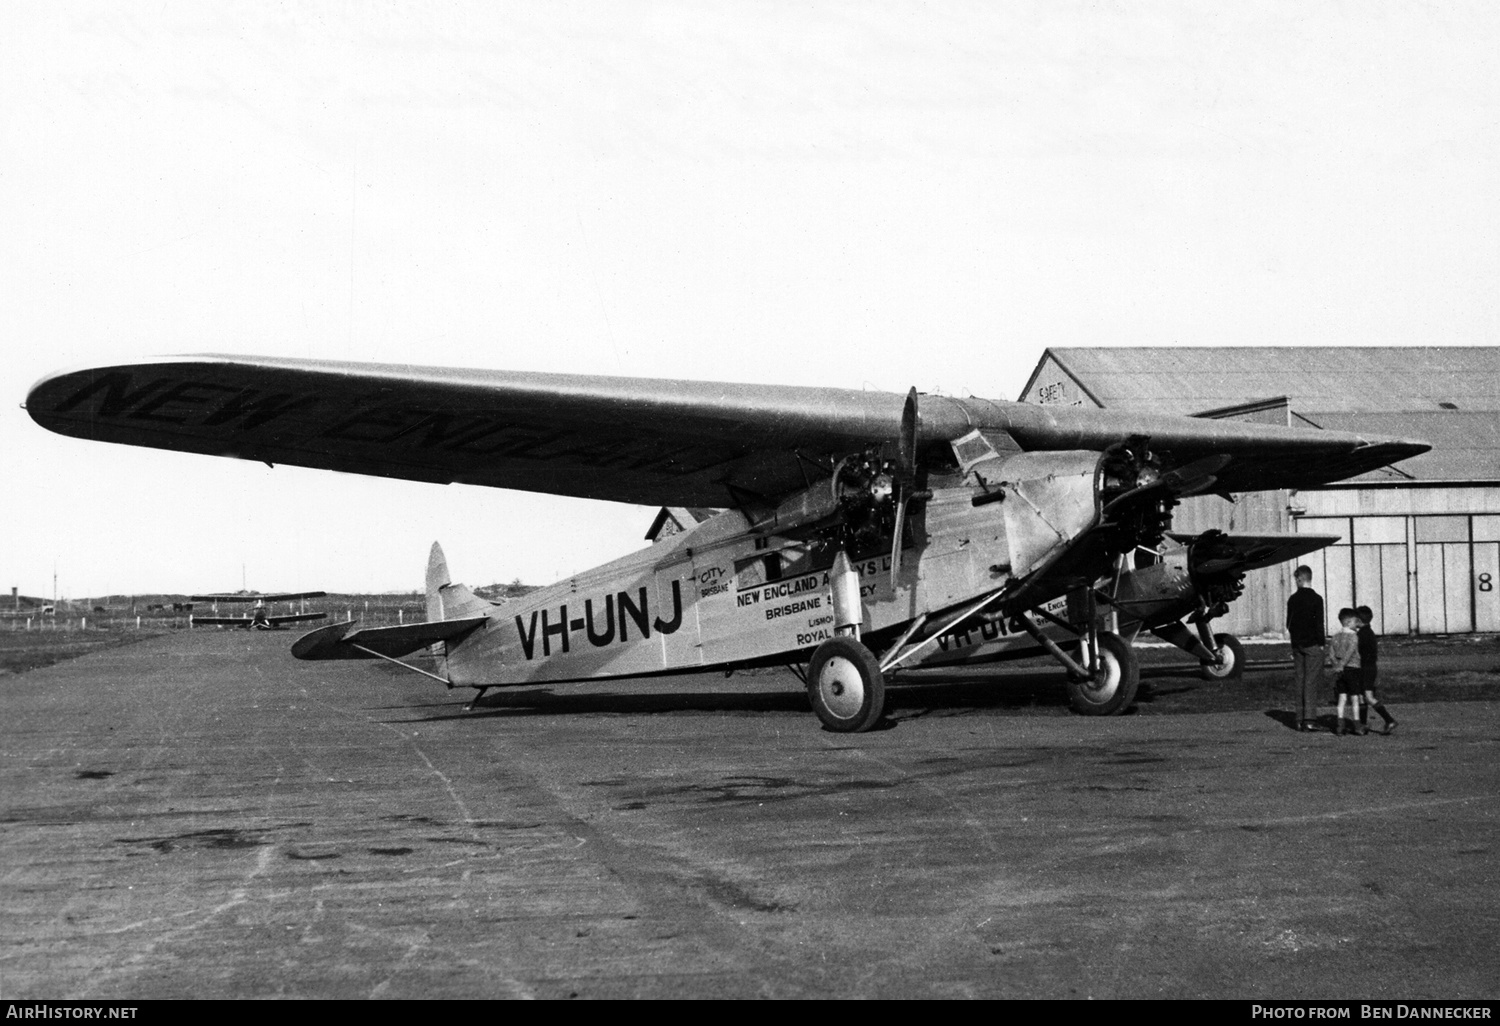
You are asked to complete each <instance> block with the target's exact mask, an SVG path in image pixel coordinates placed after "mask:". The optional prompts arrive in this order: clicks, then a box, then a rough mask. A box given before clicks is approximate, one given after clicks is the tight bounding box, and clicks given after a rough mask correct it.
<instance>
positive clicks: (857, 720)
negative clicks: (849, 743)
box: [807, 635, 885, 734]
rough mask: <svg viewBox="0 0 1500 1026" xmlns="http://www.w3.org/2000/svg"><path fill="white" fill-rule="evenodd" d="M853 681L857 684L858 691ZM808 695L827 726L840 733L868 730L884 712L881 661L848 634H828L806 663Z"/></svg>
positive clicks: (878, 720) (819, 716) (814, 708)
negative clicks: (827, 637) (853, 691)
mask: <svg viewBox="0 0 1500 1026" xmlns="http://www.w3.org/2000/svg"><path fill="white" fill-rule="evenodd" d="M851 684H857V685H858V687H859V692H858V693H857V694H855V693H852V690H851V688H850V685H851ZM807 699H808V701H809V702H811V703H812V708H813V712H815V713H817V715H818V719H820V720H822V721H823V726H824V727H826V728H827V729H829V730H832V731H835V732H837V733H840V734H856V733H859V732H861V731H865V730H869V729H870V728H871V727H873V726H875V724H876V723H878V722H880V717H881V715H882V714H884V712H885V674H883V673H881V672H880V661H879V660H878V659H876V658H875V653H873V652H871V651H870V650H869V649H868V648H866V647H865V646H864V645H862V644H860V643H859V642H858V641H857V640H855V639H854V638H852V637H849V636H848V635H839V636H837V637H833V638H829V639H828V640H827V641H824V642H823V643H822V644H821V645H819V646H818V647H817V648H816V649H815V650H814V651H813V656H812V660H811V661H810V662H809V663H808V664H807Z"/></svg>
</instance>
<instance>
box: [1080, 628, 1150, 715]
mask: <svg viewBox="0 0 1500 1026" xmlns="http://www.w3.org/2000/svg"><path fill="white" fill-rule="evenodd" d="M1097 644H1098V651H1097V653H1096V658H1095V660H1094V672H1093V673H1092V674H1091V675H1090V676H1088V677H1084V678H1080V677H1078V676H1076V675H1074V674H1069V675H1068V702H1069V703H1070V704H1071V705H1072V706H1073V711H1074V712H1076V713H1082V714H1083V715H1085V716H1116V715H1118V714H1120V713H1122V712H1124V711H1125V710H1126V709H1128V708H1130V703H1131V702H1134V701H1135V691H1136V688H1137V687H1139V686H1140V683H1141V667H1140V663H1139V662H1138V661H1137V660H1136V657H1135V649H1134V648H1132V647H1131V646H1130V643H1129V642H1127V641H1126V640H1125V639H1124V638H1122V637H1120V636H1119V635H1118V634H1111V633H1110V632H1109V631H1100V632H1099V635H1098V641H1097Z"/></svg>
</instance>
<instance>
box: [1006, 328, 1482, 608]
mask: <svg viewBox="0 0 1500 1026" xmlns="http://www.w3.org/2000/svg"><path fill="white" fill-rule="evenodd" d="M1020 398H1021V401H1023V402H1032V403H1041V404H1051V403H1061V404H1066V405H1072V406H1094V407H1100V408H1105V409H1111V410H1138V411H1142V412H1146V411H1154V412H1160V413H1178V414H1187V415H1191V416H1198V417H1223V418H1234V419H1237V420H1247V421H1257V422H1262V423H1268V424H1287V425H1298V426H1304V427H1307V426H1311V427H1316V428H1324V429H1329V430H1339V431H1355V432H1366V433H1369V434H1378V435H1393V436H1399V437H1403V438H1412V439H1417V440H1421V441H1425V442H1428V443H1430V444H1431V445H1432V447H1433V448H1432V451H1431V452H1427V453H1424V454H1423V455H1421V456H1417V457H1415V458H1413V459H1409V460H1404V461H1402V462H1401V463H1398V464H1396V466H1394V467H1387V468H1384V469H1382V470H1379V471H1376V472H1374V473H1370V474H1365V475H1363V476H1361V477H1358V478H1354V479H1353V480H1350V481H1345V482H1340V483H1338V484H1334V485H1330V486H1327V487H1325V488H1320V489H1317V490H1315V491H1307V490H1304V491H1281V492H1261V493H1249V494H1245V495H1238V496H1235V502H1233V503H1229V502H1227V501H1226V500H1224V499H1222V498H1219V497H1217V496H1211V495H1209V496H1198V497H1195V498H1191V499H1187V500H1185V501H1184V502H1183V503H1182V505H1181V506H1179V507H1178V509H1177V511H1176V515H1175V519H1174V529H1175V530H1177V531H1182V532H1191V533H1197V532H1199V531H1203V530H1206V529H1207V528H1210V527H1218V528H1221V529H1223V530H1226V531H1237V532H1241V533H1258V532H1265V531H1297V532H1300V533H1322V534H1336V535H1338V536H1339V541H1338V542H1337V543H1336V544H1334V545H1332V546H1330V547H1329V548H1326V549H1323V550H1322V551H1320V552H1317V553H1314V554H1313V555H1312V556H1309V557H1307V559H1306V562H1307V563H1308V565H1309V566H1311V567H1312V569H1313V573H1314V582H1313V587H1315V588H1316V589H1317V590H1318V591H1319V592H1320V593H1321V594H1322V595H1323V597H1324V599H1325V601H1326V603H1327V607H1328V611H1329V619H1330V627H1331V628H1332V627H1336V626H1337V625H1336V624H1333V623H1332V620H1333V618H1334V615H1335V614H1336V612H1337V610H1338V609H1339V608H1340V607H1342V606H1353V605H1368V606H1370V607H1371V608H1372V609H1373V610H1374V612H1375V624H1374V627H1375V630H1376V631H1377V632H1379V633H1382V634H1456V633H1467V632H1475V631H1500V590H1497V585H1500V348H1494V347H1472V348H1470V347H1441V348H1423V347H1358V348H1350V347H1326V346H1325V347H1316V346H1311V347H1302V346H1297V347H1241V348H1208V347H1187V348H1175V347H1171V348H1169V347H1139V348H1110V349H1105V348H1092V347H1079V348H1071V347H1070V348H1057V349H1048V350H1047V351H1046V352H1045V353H1043V354H1042V358H1041V360H1040V361H1039V362H1038V363H1037V366H1036V369H1035V370H1034V371H1033V372H1032V374H1031V379H1030V380H1029V381H1027V383H1026V387H1025V389H1023V390H1022V392H1021V396H1020ZM1292 569H1293V567H1292V566H1290V565H1283V566H1279V567H1272V568H1270V569H1268V570H1259V571H1255V572H1253V573H1251V574H1250V575H1249V576H1248V577H1247V578H1246V582H1245V594H1244V596H1243V597H1241V599H1240V600H1239V601H1238V602H1237V603H1235V606H1234V608H1233V609H1232V610H1231V612H1230V614H1229V615H1228V616H1227V617H1225V618H1224V619H1223V620H1221V621H1217V622H1216V626H1222V628H1223V629H1225V630H1228V631H1231V632H1233V633H1236V634H1240V635H1243V636H1254V635H1257V634H1267V633H1273V632H1280V631H1281V630H1282V629H1283V625H1284V619H1285V610H1286V596H1287V594H1288V592H1289V591H1290V590H1291V587H1292V581H1291V574H1292Z"/></svg>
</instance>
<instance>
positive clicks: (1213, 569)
mask: <svg viewBox="0 0 1500 1026" xmlns="http://www.w3.org/2000/svg"><path fill="white" fill-rule="evenodd" d="M1167 537H1168V538H1170V539H1172V540H1173V541H1175V542H1179V543H1181V544H1184V545H1188V544H1191V543H1193V542H1195V541H1199V539H1198V538H1197V537H1196V536H1195V535H1191V534H1179V533H1177V532H1175V531H1168V532H1167ZM1339 537H1340V536H1339V535H1336V534H1279V533H1278V534H1223V533H1215V534H1214V536H1213V537H1212V538H1211V539H1210V540H1209V541H1207V542H1206V543H1205V544H1206V545H1207V548H1206V550H1204V549H1200V550H1198V551H1195V552H1194V560H1195V562H1194V567H1193V569H1194V571H1195V572H1197V573H1200V574H1228V573H1247V572H1249V571H1251V570H1263V569H1265V568H1266V567H1268V566H1275V565H1276V564H1277V563H1285V562H1287V561H1288V560H1293V559H1296V558H1297V557H1298V556H1305V555H1307V554H1308V553H1309V552H1317V551H1318V550H1319V549H1321V548H1325V547H1327V546H1329V545H1332V544H1333V543H1334V542H1336V541H1338V540H1339Z"/></svg>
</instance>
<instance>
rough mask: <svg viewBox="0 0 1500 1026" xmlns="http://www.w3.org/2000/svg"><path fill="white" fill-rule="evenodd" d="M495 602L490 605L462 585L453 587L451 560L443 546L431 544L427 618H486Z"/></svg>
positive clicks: (428, 564) (428, 567)
mask: <svg viewBox="0 0 1500 1026" xmlns="http://www.w3.org/2000/svg"><path fill="white" fill-rule="evenodd" d="M492 606H493V603H491V602H487V601H485V600H484V599H482V598H480V597H479V596H478V595H476V594H474V593H473V592H472V591H470V590H469V589H468V588H467V587H466V586H464V585H462V584H453V583H452V581H451V578H450V576H449V574H448V560H447V559H446V558H444V556H443V547H442V546H441V545H439V544H438V543H437V542H433V543H432V551H431V552H430V553H428V556H427V619H428V620H429V621H437V620H454V619H459V618H461V617H468V616H485V615H488V614H489V611H490V609H491V607H492Z"/></svg>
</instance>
